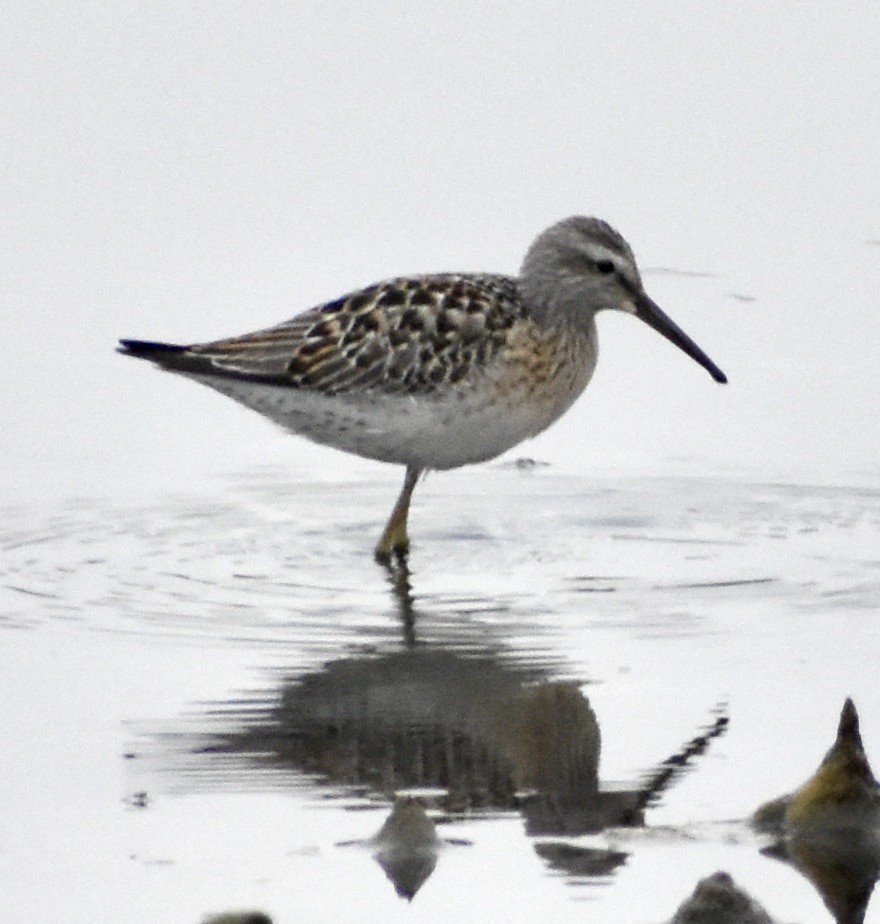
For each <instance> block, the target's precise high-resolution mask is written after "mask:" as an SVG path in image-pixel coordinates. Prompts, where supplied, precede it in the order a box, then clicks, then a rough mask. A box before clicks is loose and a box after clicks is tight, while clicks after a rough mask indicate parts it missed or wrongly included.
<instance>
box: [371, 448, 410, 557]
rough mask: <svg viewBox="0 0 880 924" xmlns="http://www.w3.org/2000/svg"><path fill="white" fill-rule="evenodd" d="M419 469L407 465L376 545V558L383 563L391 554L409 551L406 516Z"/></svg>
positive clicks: (402, 553)
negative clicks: (400, 485)
mask: <svg viewBox="0 0 880 924" xmlns="http://www.w3.org/2000/svg"><path fill="white" fill-rule="evenodd" d="M420 474H421V470H420V469H418V468H415V467H414V466H412V465H409V466H407V469H406V477H405V478H404V479H403V488H402V489H401V491H400V496H399V497H398V498H397V503H396V504H395V505H394V509H393V510H392V511H391V516H390V517H389V518H388V522H387V523H386V524H385V530H384V532H383V533H382V538H381V539H380V540H379V544H378V545H377V546H376V559H377V560H378V561H380V562H382V563H383V564H387V563H388V562H390V561H391V556H392V555H397V556H401V557H402V556H404V555H406V553H407V552H408V551H409V536H407V534H406V518H407V515H408V514H409V502H410V498H411V497H412V493H413V490H414V488H415V486H416V482H417V481H418V480H419V475H420Z"/></svg>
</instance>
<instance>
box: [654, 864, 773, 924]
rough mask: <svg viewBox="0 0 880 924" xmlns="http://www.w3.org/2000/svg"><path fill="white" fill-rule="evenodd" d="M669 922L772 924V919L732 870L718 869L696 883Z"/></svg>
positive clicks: (673, 923)
mask: <svg viewBox="0 0 880 924" xmlns="http://www.w3.org/2000/svg"><path fill="white" fill-rule="evenodd" d="M670 924H773V918H771V917H770V915H769V914H767V912H766V911H765V910H764V909H763V908H762V907H761V905H760V904H759V903H758V902H756V901H755V900H754V899H753V898H752V897H751V896H750V895H749V894H748V893H747V892H744V891H743V890H742V889H741V888H740V887H739V886H738V885H737V884H736V883H735V882H734V881H733V879H732V878H731V876H730V874H729V873H725V872H721V871H719V872H717V873H713V874H712V875H711V876H707V877H706V878H705V879H701V880H700V881H699V882H698V883H697V887H696V888H695V889H694V894H693V895H691V897H690V898H688V899H687V901H685V902H684V904H683V905H682V906H681V907H680V908H679V909H678V911H676V912H675V915H674V916H673V918H672V920H671V921H670Z"/></svg>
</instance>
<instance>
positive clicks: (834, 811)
mask: <svg viewBox="0 0 880 924" xmlns="http://www.w3.org/2000/svg"><path fill="white" fill-rule="evenodd" d="M752 820H753V824H754V825H755V827H756V828H757V829H758V830H759V831H762V832H764V833H766V834H768V835H770V837H771V838H772V843H771V844H770V846H768V847H767V848H766V849H765V850H764V851H763V853H765V854H766V855H767V856H772V857H776V858H777V859H781V860H784V861H786V862H788V863H791V864H792V865H793V866H794V867H795V868H796V869H798V870H799V871H800V872H801V873H803V875H804V876H806V877H807V879H809V880H810V882H812V883H813V885H814V886H815V887H816V889H817V890H818V891H819V893H820V895H821V896H822V899H823V900H824V902H825V905H826V906H827V908H828V910H829V911H830V912H831V913H832V914H833V915H834V918H835V920H836V921H837V924H861V922H862V921H863V920H864V918H865V913H866V910H867V907H868V902H869V900H870V898H871V894H872V892H873V890H874V885H875V883H876V881H877V879H878V878H880V784H878V782H877V780H876V779H875V777H874V774H873V772H872V770H871V766H870V764H869V763H868V758H867V756H866V754H865V750H864V747H863V746H862V739H861V735H860V734H859V717H858V713H857V712H856V707H855V705H854V704H853V702H852V700H850V699H847V701H846V702H845V703H844V705H843V710H842V711H841V714H840V722H839V724H838V729H837V737H836V739H835V741H834V744H833V745H832V746H831V749H830V750H829V751H828V753H827V754H826V755H825V758H824V759H823V761H822V763H821V764H820V766H819V768H818V770H817V771H816V772H815V773H814V774H813V776H812V777H810V779H809V780H807V782H806V783H804V785H803V786H801V787H800V789H798V790H796V791H795V792H793V793H790V794H789V795H786V796H782V797H781V798H779V799H774V800H773V801H772V802H768V803H766V804H765V805H762V806H761V807H760V808H759V809H758V811H757V812H756V813H755V815H754V817H753V819H752Z"/></svg>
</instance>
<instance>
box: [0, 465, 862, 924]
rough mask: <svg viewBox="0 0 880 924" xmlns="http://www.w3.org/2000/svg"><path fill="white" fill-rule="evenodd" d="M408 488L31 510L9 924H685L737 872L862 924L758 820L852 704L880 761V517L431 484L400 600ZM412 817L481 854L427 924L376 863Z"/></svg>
mask: <svg viewBox="0 0 880 924" xmlns="http://www.w3.org/2000/svg"><path fill="white" fill-rule="evenodd" d="M397 489H398V485H397V482H396V479H393V478H392V477H390V476H389V477H388V478H387V479H384V480H381V481H375V482H350V483H344V484H313V483H302V482H297V483H292V482H291V480H290V479H289V477H288V476H287V475H286V473H285V472H283V471H276V470H272V469H267V470H260V471H257V472H250V473H247V474H243V475H241V476H239V477H237V478H235V479H232V480H231V481H230V482H229V483H228V484H226V485H223V486H222V488H221V489H218V490H217V491H215V492H213V493H210V494H208V493H203V494H201V495H199V496H188V497H160V498H156V500H155V501H154V502H153V503H152V504H150V505H140V506H135V505H130V506H126V505H125V504H122V503H110V502H106V503H94V504H89V503H85V502H80V503H70V504H67V505H63V506H61V507H56V508H54V509H40V508H39V507H38V506H34V505H28V506H20V507H17V506H14V505H13V506H9V507H8V508H7V509H6V510H4V511H3V517H2V524H3V525H2V528H0V547H2V549H3V555H2V564H0V600H2V607H0V629H2V630H5V631H3V632H2V635H0V639H2V645H0V669H2V671H3V675H4V677H5V678H6V681H5V683H4V688H5V696H4V700H5V702H4V704H3V707H2V711H0V716H2V725H0V731H2V733H3V735H4V741H5V747H4V756H3V758H2V764H3V773H4V779H6V780H8V782H7V784H6V785H4V787H3V788H2V796H0V799H2V802H3V806H2V817H3V818H4V825H3V829H4V830H3V834H2V835H0V876H2V879H3V881H4V882H5V883H7V886H8V887H9V886H11V892H9V888H7V893H8V894H7V896H6V907H7V913H8V915H9V916H10V918H16V917H17V918H18V919H21V920H32V921H37V920H47V919H50V918H52V917H57V914H56V913H55V912H56V911H57V909H58V908H59V907H63V908H66V909H69V915H68V917H69V919H70V920H80V919H82V920H85V919H90V920H108V921H109V920H120V919H123V918H125V919H127V920H129V921H140V920H144V921H147V920H152V921H155V920H162V921H181V922H184V921H190V922H192V921H198V920H199V919H200V918H201V917H202V916H203V915H204V914H206V913H207V912H210V911H219V910H223V909H226V908H236V907H237V908H241V907H246V908H260V909H262V910H264V911H266V912H268V913H270V914H271V915H272V916H273V919H274V920H275V921H276V922H284V921H296V920H302V919H304V918H305V919H308V920H340V919H342V920H348V919H353V918H354V917H355V916H357V918H358V919H362V920H380V919H381V920H396V919H397V918H398V917H400V918H401V919H403V918H405V919H406V920H419V921H423V920H424V921H435V920H437V921H440V920H443V921H445V920H450V919H464V920H470V919H478V918H479V919H483V918H485V917H486V916H487V915H490V914H491V915H503V916H507V917H515V918H517V919H521V920H523V919H537V918H539V917H540V918H542V919H546V918H549V919H552V920H575V919H577V920H582V919H583V916H584V914H592V916H593V919H595V920H604V921H610V920H619V921H646V922H648V921H653V922H659V921H662V920H664V919H666V918H668V917H669V916H670V915H671V914H672V912H673V911H674V909H675V907H676V906H677V905H678V904H679V903H680V902H681V901H682V900H683V899H684V898H685V896H686V895H687V894H689V893H690V891H691V890H692V889H693V886H694V885H695V883H696V881H697V879H699V878H700V877H701V876H704V875H706V874H708V873H711V872H713V871H714V870H716V869H718V868H724V869H727V870H729V871H730V872H731V873H732V874H733V875H734V877H735V878H736V879H737V881H738V882H740V884H742V885H744V886H746V887H747V888H748V889H749V890H750V891H751V892H752V893H753V894H754V895H755V896H756V897H757V898H758V899H759V900H761V901H762V902H763V903H764V904H765V905H766V906H767V907H768V909H769V910H770V911H771V912H772V913H773V914H775V915H776V916H778V917H779V918H780V919H781V920H783V921H802V922H814V921H815V922H823V921H829V920H831V919H832V918H831V915H830V914H829V911H828V910H827V908H826V906H825V905H824V904H823V901H822V898H821V897H820V895H819V893H818V892H817V890H816V889H815V888H814V887H813V886H812V885H811V884H810V882H809V881H808V880H807V879H806V878H805V877H804V876H803V875H801V874H800V873H799V872H797V871H796V870H795V869H793V868H791V867H789V866H786V865H784V864H783V863H781V862H779V861H776V860H773V859H771V858H768V857H766V856H763V855H762V854H761V853H760V852H759V849H760V847H761V846H762V844H761V842H759V841H758V839H757V838H756V837H755V836H754V835H752V833H751V832H750V831H749V830H748V828H747V827H746V826H745V825H744V824H742V820H743V819H745V818H746V817H747V816H748V815H749V814H750V813H751V812H752V811H753V810H754V809H755V808H756V807H757V806H758V804H760V803H761V802H762V801H764V800H766V799H768V798H771V797H774V796H776V795H779V794H781V793H782V792H784V791H787V790H790V789H791V788H793V787H794V786H796V785H798V784H799V783H800V782H802V781H803V779H805V778H806V777H807V776H808V775H809V774H810V773H811V772H812V771H813V770H814V769H815V766H816V765H817V764H818V761H819V760H820V758H821V756H822V755H823V754H824V752H825V751H826V750H827V748H828V747H829V746H830V744H831V742H832V740H833V737H834V731H835V728H836V720H837V714H838V712H839V709H840V707H841V705H842V703H843V700H844V697H845V696H846V695H852V696H853V698H854V700H855V702H856V705H857V706H858V708H859V711H860V714H861V719H862V735H863V738H864V741H865V744H866V747H867V750H868V753H869V756H874V755H876V754H877V753H878V751H877V747H878V746H880V745H878V742H880V689H878V687H877V684H876V654H877V651H878V650H880V649H878V641H880V638H878V636H880V631H878V629H877V625H876V608H877V605H878V602H880V562H878V556H877V551H876V550H877V549H878V548H880V490H873V489H870V488H858V489H855V488H843V487H816V486H808V485H790V484H759V483H749V482H748V481H745V480H743V481H739V482H736V481H718V480H706V481H693V480H683V479H678V480H677V479H643V480H613V479H604V480H592V481H591V480H586V479H580V478H573V477H572V478H570V477H565V476H561V475H557V474H554V473H553V472H552V470H547V469H544V468H541V467H535V468H528V467H527V468H525V469H523V468H517V467H515V466H513V467H504V466H490V467H484V468H477V469H472V470H466V471H463V472H458V473H453V474H447V475H442V476H441V475H438V476H432V477H430V478H429V479H428V480H427V481H426V482H425V483H423V484H422V485H421V486H420V488H419V490H418V491H417V493H416V498H415V501H414V505H413V511H412V515H411V522H410V528H411V535H412V537H413V541H414V547H413V551H412V554H411V558H410V572H409V574H408V575H403V574H400V573H398V574H397V575H396V576H395V575H391V574H389V573H388V572H386V571H385V570H384V569H382V568H380V567H379V566H377V565H376V564H375V563H374V562H373V560H372V557H371V549H372V545H373V543H374V542H375V539H376V537H377V535H378V532H379V530H380V529H381V525H382V522H383V518H384V516H385V515H386V514H387V512H388V510H389V509H390V506H391V503H392V502H393V499H394V496H395V494H396V491H397ZM548 716H549V717H550V719H548V718H547V717H548ZM600 741H601V744H600ZM695 741H696V743H694V742H695ZM684 751H688V753H689V754H690V756H689V757H688V758H687V759H681V760H677V759H672V760H670V759H671V758H675V757H676V755H681V753H683V752H684ZM874 763H875V765H876V764H877V758H876V757H875V759H874ZM680 765H683V766H680ZM671 768H677V769H675V772H673V773H670V772H669V771H670V769H671ZM401 789H404V790H408V791H412V790H413V789H415V790H417V791H418V792H419V793H420V795H421V796H422V797H423V799H424V801H425V802H426V804H427V805H428V806H429V808H430V810H431V812H432V814H433V815H434V817H436V818H437V820H438V821H441V822H442V824H441V825H440V833H441V836H442V837H444V838H446V839H453V840H455V841H456V842H457V843H456V844H454V845H448V846H446V847H444V848H443V849H442V850H441V852H440V854H439V856H438V858H437V862H436V866H435V867H434V869H433V872H431V873H430V875H429V876H428V878H427V879H426V880H425V881H424V884H423V885H422V886H421V889H420V890H419V891H418V892H417V894H416V896H415V898H414V899H413V901H412V903H411V904H408V903H407V902H406V901H404V900H402V899H400V898H398V897H397V895H396V894H395V892H394V888H393V887H392V885H391V883H390V882H389V881H388V880H387V879H386V877H385V874H384V873H383V870H382V869H381V868H380V867H379V865H378V864H377V863H375V862H374V860H373V858H372V857H371V855H370V852H369V851H368V850H363V849H358V847H357V846H356V845H355V846H343V844H344V842H352V841H354V842H362V841H364V840H365V839H367V838H369V837H371V836H372V835H374V834H375V833H376V831H378V829H379V828H380V826H381V825H382V823H383V821H384V820H385V818H386V817H387V815H388V811H389V808H390V798H391V796H392V794H393V792H394V791H399V790H401ZM536 793H543V794H544V796H543V797H541V796H540V795H536ZM548 793H549V796H548V795H547V794H548ZM530 794H531V795H530ZM642 821H643V822H644V823H643V824H642V823H640V822H642ZM461 842H465V843H461ZM585 904H586V905H587V906H588V908H586V909H585V908H584V905H585ZM865 920H866V921H871V920H880V912H877V911H876V910H875V909H872V908H870V907H869V909H868V912H867V916H866V917H865Z"/></svg>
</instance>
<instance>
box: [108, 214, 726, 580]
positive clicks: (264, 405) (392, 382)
mask: <svg viewBox="0 0 880 924" xmlns="http://www.w3.org/2000/svg"><path fill="white" fill-rule="evenodd" d="M604 309H615V310H617V311H624V312H626V313H627V314H633V315H635V316H636V317H637V318H640V319H641V320H642V321H644V322H645V323H646V324H648V325H649V326H650V327H653V328H654V330H656V331H657V332H658V333H660V334H662V335H663V336H664V337H666V339H667V340H670V341H671V342H672V343H674V344H675V345H676V346H677V347H679V349H681V350H683V351H684V352H685V353H687V355H688V356H690V357H691V358H692V359H694V360H696V361H697V362H698V363H699V364H700V365H701V366H703V367H704V368H705V369H706V370H707V371H708V372H709V373H710V374H711V376H712V378H714V379H715V381H716V382H726V381H727V379H726V377H725V375H724V373H723V372H722V371H721V370H720V369H719V368H718V367H717V366H716V365H715V363H713V362H712V360H711V359H709V357H708V356H707V355H706V354H705V353H704V352H703V351H702V350H701V349H700V348H699V347H698V346H697V345H696V344H695V343H694V341H693V340H691V339H690V337H688V336H687V334H685V333H684V331H683V330H681V328H680V327H678V325H677V324H675V323H674V322H673V321H672V320H671V319H670V318H669V317H667V316H666V314H664V313H663V311H661V309H660V308H659V307H658V306H657V305H656V304H655V303H654V302H653V301H652V300H651V299H650V298H649V297H648V296H647V294H646V293H645V290H644V287H643V286H642V280H641V277H640V276H639V271H638V268H637V267H636V260H635V257H634V255H633V252H632V249H631V248H630V246H629V244H628V243H627V242H626V241H625V240H624V238H623V237H622V236H621V235H620V234H618V232H617V231H615V230H614V229H613V228H612V227H610V225H608V224H606V223H605V222H604V221H601V220H599V219H598V218H583V217H573V218H567V219H565V220H564V221H560V222H558V223H557V224H555V225H553V226H552V227H550V228H548V229H547V230H546V231H544V232H542V233H541V234H539V235H538V237H537V238H536V239H535V241H534V243H533V244H532V245H531V247H530V248H529V250H528V252H527V253H526V256H525V260H524V261H523V264H522V269H521V270H520V274H519V276H502V275H495V274H490V273H439V274H435V275H426V276H412V277H404V278H399V279H390V280H388V281H386V282H380V283H377V284H375V285H372V286H368V287H367V288H365V289H361V290H359V291H357V292H352V293H351V294H349V295H344V296H343V297H342V298H338V299H336V300H335V301H332V302H328V303H327V304H325V305H319V306H318V307H316V308H312V309H311V310H309V311H306V312H304V313H303V314H299V315H297V316H296V317H294V318H291V320H289V321H285V322H284V323H282V324H278V325H276V326H275V327H270V328H267V329H265V330H259V331H255V332H254V333H250V334H244V335H243V336H241V337H231V338H229V339H226V340H214V341H211V342H210V343H198V344H192V345H189V346H182V345H178V344H169V343H156V342H153V341H144V340H121V341H120V346H119V350H120V352H122V353H125V354H126V355H128V356H136V357H138V358H141V359H149V360H151V361H152V362H155V363H156V364H157V365H159V366H161V367H162V368H163V369H167V370H169V371H171V372H177V373H180V374H181V375H185V376H187V377H188V378H191V379H195V380H196V381H198V382H202V383H203V384H205V385H208V386H210V387H211V388H214V389H216V390H217V391H219V392H221V393H222V394H224V395H228V396H229V397H230V398H234V399H235V400H236V401H239V402H240V403H241V404H244V405H246V406H247V407H250V408H253V409H254V410H255V411H258V412H259V413H261V414H263V415H264V416H266V417H268V418H270V419H271V420H273V421H275V422H276V423H278V424H280V425H281V426H282V427H284V428H285V429H287V430H290V431H292V432H293V433H298V434H300V435H301V436H305V437H308V438H309V439H310V440H313V441H315V442H316V443H324V444H326V445H328V446H333V447H335V448H336V449H342V450H345V451H346V452H352V453H355V454H356V455H359V456H364V457H366V458H368V459H378V460H379V461H381V462H396V463H397V464H399V465H405V466H406V476H405V478H404V482H403V489H402V490H401V492H400V496H399V497H398V499H397V503H396V504H395V505H394V509H393V510H392V512H391V516H390V518H389V520H388V523H387V525H386V526H385V530H384V532H383V533H382V537H381V539H380V540H379V544H378V545H377V546H376V557H377V558H378V559H380V560H381V561H386V562H387V561H389V560H390V559H391V557H392V556H393V555H397V556H403V555H405V554H406V552H407V550H408V548H409V538H408V535H407V515H408V512H409V504H410V498H411V497H412V493H413V489H414V488H415V486H416V481H417V480H418V478H419V475H420V474H421V473H422V472H424V471H426V470H427V469H448V468H457V467H458V466H460V465H468V464H470V463H472V462H483V461H485V460H487V459H492V458H494V457H495V456H498V455H500V454H501V453H502V452H504V451H505V450H507V449H510V448H511V447H512V446H515V445H516V444H517V443H519V442H521V441H522V440H524V439H527V438H528V437H532V436H535V435H536V434H538V433H540V432H541V431H542V430H544V429H545V428H547V427H548V426H549V425H550V424H551V423H553V421H555V420H556V419H557V418H558V417H560V416H561V415H562V414H563V413H565V411H567V410H568V408H569V407H571V405H572V403H573V402H574V400H575V399H576V398H577V396H578V395H579V394H580V393H581V392H582V391H583V390H584V388H586V386H587V383H588V382H589V381H590V378H591V376H592V374H593V370H594V369H595V368H596V360H597V357H598V340H597V333H596V313H597V312H599V311H602V310H604Z"/></svg>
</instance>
